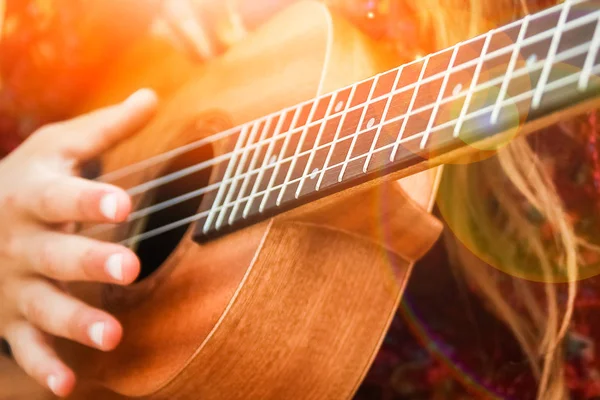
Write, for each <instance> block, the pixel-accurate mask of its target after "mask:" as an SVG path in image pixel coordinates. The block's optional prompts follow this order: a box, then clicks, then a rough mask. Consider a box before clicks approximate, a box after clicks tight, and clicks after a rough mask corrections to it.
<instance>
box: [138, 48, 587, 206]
mask: <svg viewBox="0 0 600 400" xmlns="http://www.w3.org/2000/svg"><path fill="white" fill-rule="evenodd" d="M589 44H590V42H588V43H584V44H582V45H579V46H577V47H575V48H572V49H569V50H566V51H564V52H563V54H562V56H561V57H559V58H558V59H557V61H559V62H560V61H564V60H567V59H569V58H572V57H575V56H577V55H579V54H583V53H585V52H586V50H587V49H588V46H589ZM543 63H544V61H537V63H535V64H533V65H532V68H534V69H537V66H540V65H543ZM526 70H527V68H526V67H524V68H521V69H519V70H517V72H516V76H517V77H519V76H521V75H524V74H525V71H526ZM502 79H503V78H499V79H496V80H492V81H490V82H488V83H486V84H485V85H482V86H481V87H480V89H481V90H483V89H487V88H489V87H492V86H494V85H496V84H497V83H501V81H502ZM463 94H464V92H461V93H458V94H457V95H456V96H454V97H452V98H449V99H448V100H449V101H452V100H454V99H455V98H459V97H461V96H462V95H463ZM496 106H497V104H496V105H494V107H496ZM500 106H503V103H501V104H500ZM427 108H428V107H427V106H424V107H422V108H421V109H418V110H415V111H414V113H418V112H420V111H423V110H425V109H427ZM403 117H404V115H400V116H397V117H395V118H392V119H391V120H389V121H387V123H385V124H383V125H389V124H391V123H394V122H396V121H398V120H399V119H401V118H403ZM447 126H448V123H446V124H443V125H441V126H436V127H434V128H433V129H432V132H436V131H437V130H439V129H440V127H441V128H443V127H447ZM381 127H382V124H379V128H381ZM365 132H366V131H360V132H357V133H356V134H357V135H360V134H363V133H365ZM418 136H419V137H420V136H422V133H421V135H418ZM348 139H349V137H348V136H347V137H344V138H342V139H340V140H337V141H336V142H335V143H339V142H341V141H344V140H348ZM335 143H333V144H335ZM331 145H332V143H328V144H325V145H321V146H319V147H317V148H316V149H315V150H320V149H323V148H325V147H327V146H331ZM384 148H385V149H387V147H384ZM380 150H381V148H379V149H376V150H374V151H373V152H379V151H380ZM304 154H306V153H303V155H304ZM282 161H284V162H285V161H289V158H288V159H284V160H282ZM248 173H249V174H252V173H256V171H250V172H248ZM229 182H230V181H223V182H222V183H223V184H227V183H229ZM218 187H219V185H218V184H213V185H210V186H209V187H207V188H204V189H206V190H204V191H203V190H199V191H198V194H197V195H202V194H205V193H207V192H209V191H212V190H213V189H215V188H218ZM142 211H143V212H144V213H143V215H142V216H144V215H146V214H147V213H146V209H145V210H141V211H139V212H140V213H142Z"/></svg>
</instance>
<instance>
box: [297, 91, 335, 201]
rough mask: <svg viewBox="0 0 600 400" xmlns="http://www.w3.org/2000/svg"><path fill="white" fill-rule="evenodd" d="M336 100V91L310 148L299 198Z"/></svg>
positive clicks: (298, 192)
mask: <svg viewBox="0 0 600 400" xmlns="http://www.w3.org/2000/svg"><path fill="white" fill-rule="evenodd" d="M336 101H337V93H334V94H333V95H332V96H331V101H330V102H329V106H328V107H327V111H325V115H324V116H323V122H322V123H321V126H320V128H319V132H318V133H317V137H316V139H315V145H314V146H313V148H312V149H311V150H310V155H309V156H308V162H307V163H306V167H305V168H304V172H303V173H302V178H303V179H302V180H301V181H300V184H299V185H298V190H296V194H295V197H296V198H298V196H300V193H301V191H302V187H303V186H304V182H305V181H306V177H307V176H308V171H310V167H311V165H312V162H313V160H314V158H315V155H316V154H317V150H316V147H315V146H318V145H319V143H320V142H321V137H322V135H323V131H324V130H325V127H326V126H327V122H326V118H327V116H329V114H330V113H331V110H332V109H333V105H334V104H335V103H336Z"/></svg>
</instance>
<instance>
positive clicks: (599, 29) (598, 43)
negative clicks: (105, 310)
mask: <svg viewBox="0 0 600 400" xmlns="http://www.w3.org/2000/svg"><path fill="white" fill-rule="evenodd" d="M590 47H591V48H590V51H589V53H588V55H587V57H586V59H585V63H584V64H583V72H582V73H581V76H580V77H579V82H578V84H577V88H578V89H579V90H580V91H584V90H586V89H587V87H588V84H589V80H590V75H591V71H592V68H593V66H594V61H595V60H596V56H597V55H598V47H600V17H598V21H597V22H596V28H595V30H594V36H593V37H592V44H591V46H590Z"/></svg>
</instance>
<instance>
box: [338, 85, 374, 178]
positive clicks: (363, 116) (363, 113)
mask: <svg viewBox="0 0 600 400" xmlns="http://www.w3.org/2000/svg"><path fill="white" fill-rule="evenodd" d="M377 82H379V75H377V76H376V77H375V79H374V80H373V83H372V85H371V90H369V95H368V96H367V100H366V101H365V108H364V110H363V111H362V113H361V114H360V119H359V120H358V125H357V126H356V128H357V131H360V130H361V129H362V126H363V124H364V122H365V116H366V115H367V111H368V110H369V106H370V105H371V104H369V101H371V97H373V93H374V92H375V86H377ZM357 138H358V136H354V137H353V138H352V141H351V142H350V147H349V148H348V154H346V162H345V163H344V165H342V169H341V171H340V175H339V176H338V182H341V181H342V179H343V178H344V173H345V172H346V168H347V167H348V160H349V159H350V157H351V156H352V150H354V146H356V139H357Z"/></svg>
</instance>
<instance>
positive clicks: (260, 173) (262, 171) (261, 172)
mask: <svg viewBox="0 0 600 400" xmlns="http://www.w3.org/2000/svg"><path fill="white" fill-rule="evenodd" d="M287 114H288V113H287V111H284V112H283V113H282V114H281V116H280V117H279V121H278V122H277V125H276V126H275V130H274V131H273V136H272V137H271V139H270V143H269V147H268V148H267V152H266V153H265V158H264V159H263V163H262V165H261V167H260V169H259V170H258V176H257V177H256V182H254V187H252V191H251V192H250V199H249V200H248V203H246V207H245V208H244V213H243V214H242V215H243V216H244V218H246V217H248V213H249V212H250V209H251V208H252V203H253V201H254V198H255V195H256V192H257V191H258V188H259V187H260V184H261V182H262V178H263V176H264V175H265V171H266V170H267V166H268V165H270V164H271V162H270V160H271V154H272V153H273V148H274V147H275V142H276V141H277V140H276V137H277V135H278V134H279V132H280V131H281V128H282V127H283V124H284V122H285V119H286V118H287ZM275 162H277V157H276V158H275ZM273 168H274V167H273Z"/></svg>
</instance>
